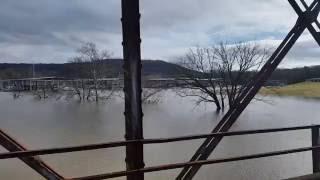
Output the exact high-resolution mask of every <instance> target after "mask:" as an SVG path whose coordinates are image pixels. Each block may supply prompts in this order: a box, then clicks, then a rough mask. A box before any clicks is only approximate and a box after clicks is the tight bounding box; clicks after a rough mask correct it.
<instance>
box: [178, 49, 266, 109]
mask: <svg viewBox="0 0 320 180" xmlns="http://www.w3.org/2000/svg"><path fill="white" fill-rule="evenodd" d="M268 54H269V53H268V51H267V50H266V49H265V48H261V47H260V46H259V45H257V44H252V43H236V44H232V45H229V44H226V43H220V44H219V45H215V46H212V47H196V48H193V49H190V50H189V52H188V53H186V55H185V56H183V57H182V58H180V62H179V63H180V64H181V65H182V66H183V67H184V68H181V69H180V71H181V73H182V74H183V75H184V76H185V78H183V81H184V84H185V85H186V86H187V87H188V88H187V89H184V90H183V91H180V93H179V94H180V95H181V96H195V97H198V101H197V103H201V102H213V103H214V104H215V105H216V109H217V110H218V111H219V110H221V109H224V108H225V106H226V105H225V103H226V102H227V103H228V106H229V107H232V106H233V104H234V101H235V100H236V99H237V97H238V96H239V94H241V92H242V91H243V90H244V87H245V84H246V82H247V81H248V79H249V78H251V77H252V76H253V75H254V74H255V72H256V71H257V70H258V69H259V68H260V66H261V64H262V63H263V62H264V61H265V60H266V59H267V58H268V56H269V55H268Z"/></svg>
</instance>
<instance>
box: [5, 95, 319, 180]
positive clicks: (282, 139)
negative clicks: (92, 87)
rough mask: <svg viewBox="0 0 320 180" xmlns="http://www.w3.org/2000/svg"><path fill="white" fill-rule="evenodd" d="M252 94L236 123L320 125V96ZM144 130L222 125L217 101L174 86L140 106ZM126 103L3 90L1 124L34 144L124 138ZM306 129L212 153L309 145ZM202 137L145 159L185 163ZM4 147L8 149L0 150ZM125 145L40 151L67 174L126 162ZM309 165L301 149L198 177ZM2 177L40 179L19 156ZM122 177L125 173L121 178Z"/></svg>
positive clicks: (263, 178)
mask: <svg viewBox="0 0 320 180" xmlns="http://www.w3.org/2000/svg"><path fill="white" fill-rule="evenodd" d="M264 101H266V102H261V101H254V102H253V103H251V104H250V105H249V107H248V109H247V110H246V111H245V112H244V113H243V114H242V115H241V118H240V119H239V120H238V121H237V122H236V123H235V124H234V126H233V127H232V130H248V129H261V128H278V127H290V126H300V125H310V124H320V119H318V118H319V117H320V111H319V108H320V100H312V99H302V98H300V99H299V98H279V97H268V98H264ZM143 109H144V137H145V138H159V137H172V136H183V135H191V134H197V133H208V132H210V131H211V130H212V129H213V127H214V126H215V125H216V124H217V122H218V118H219V117H217V115H216V114H215V111H214V107H213V106H211V105H209V104H206V105H205V104H203V105H200V106H195V104H194V101H193V99H191V98H181V97H178V96H176V95H175V93H174V92H172V91H166V92H164V93H163V96H162V99H161V102H160V103H158V104H151V105H147V106H144V107H143ZM123 111H124V105H123V100H122V99H120V98H115V99H112V100H110V101H108V102H106V103H100V104H96V103H78V102H74V101H65V100H45V101H43V100H42V101H41V100H36V99H34V98H33V97H30V96H26V97H23V98H19V99H13V97H12V94H10V93H0V114H1V118H0V127H1V129H3V130H4V131H6V132H7V133H9V134H10V135H11V136H13V137H15V138H16V139H17V140H18V141H19V142H21V143H22V144H24V145H25V146H26V147H27V148H29V149H37V148H50V147H62V146H71V145H82V144H88V143H102V142H108V141H117V140H123V139H124V117H123ZM310 134H311V133H310V131H309V130H299V131H293V132H281V133H272V134H259V135H246V136H234V137H225V138H224V139H223V140H222V142H221V143H220V144H219V146H218V148H217V149H216V151H215V152H214V153H213V154H212V155H211V157H210V158H225V157H232V156H240V155H247V154H252V153H262V152H269V151H275V150H284V149H290V148H298V147H306V146H310V145H311V136H310ZM202 141H203V140H193V141H186V142H179V143H168V144H159V145H146V146H145V164H146V166H153V165H160V164H167V163H176V162H184V161H187V160H189V159H190V157H191V156H192V155H193V153H194V152H195V150H196V149H197V147H198V146H199V145H200V144H201V142H202ZM0 152H5V150H4V149H0ZM124 153H125V151H124V148H114V149H105V150H95V151H85V152H75V153H66V154H58V155H46V156H41V157H42V158H43V159H44V160H45V162H47V163H48V164H50V166H52V167H53V168H54V169H55V170H57V171H58V172H59V173H60V174H62V175H64V176H66V177H79V176H85V175H94V174H99V173H107V172H111V171H121V170H124V169H125V164H124V159H125V154H124ZM178 172H179V170H170V171H161V172H155V173H147V174H146V179H156V180H160V179H161V180H162V179H163V180H167V179H174V177H175V176H176V175H177V173H178ZM311 172H312V165H311V153H310V152H304V153H297V154H291V155H284V156H276V157H272V158H261V159H256V160H247V161H239V162H231V163H224V164H214V165H207V166H203V167H202V168H201V169H200V171H199V173H198V174H197V175H196V177H195V179H199V180H206V179H208V180H209V179H210V180H211V179H219V180H231V179H242V180H245V179H250V180H251V179H259V180H273V179H283V178H289V177H293V176H298V175H304V174H308V173H311ZM0 179H1V180H2V179H6V180H7V179H8V180H16V179H17V180H20V179H24V180H25V179H28V180H29V179H31V180H33V179H35V180H38V179H42V178H41V177H40V176H39V175H38V174H37V173H36V172H34V171H33V170H32V169H31V168H29V167H28V166H26V165H25V164H24V163H22V162H21V161H19V160H15V159H10V160H0ZM118 179H121V178H118Z"/></svg>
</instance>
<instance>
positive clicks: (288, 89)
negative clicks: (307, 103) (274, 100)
mask: <svg viewBox="0 0 320 180" xmlns="http://www.w3.org/2000/svg"><path fill="white" fill-rule="evenodd" d="M260 94H262V95H272V96H296V97H306V98H320V83H319V82H302V83H296V84H290V85H287V86H281V87H264V88H262V89H261V90H260Z"/></svg>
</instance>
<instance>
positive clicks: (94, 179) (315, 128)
mask: <svg viewBox="0 0 320 180" xmlns="http://www.w3.org/2000/svg"><path fill="white" fill-rule="evenodd" d="M319 128H320V125H309V126H297V127H288V128H273V129H258V130H245V131H233V132H220V133H210V134H197V135H191V136H179V137H172V138H157V139H142V140H131V141H114V142H108V143H99V144H90V145H83V146H69V147H60V148H50V149H38V150H25V151H16V152H6V153H0V159H10V158H25V157H34V156H38V155H48V154H59V153H69V152H77V151H89V150H96V149H107V148H114V147H121V146H127V145H132V144H136V143H141V144H159V143H172V142H179V141H188V140H196V139H203V138H208V137H224V136H239V135H250V134H262V133H275V132H287V131H297V130H306V129H311V141H312V146H311V147H303V148H296V149H288V150H281V151H273V152H266V153H258V154H251V155H245V156H238V157H229V158H222V159H210V160H201V161H192V162H182V163H174V164H164V165H160V166H150V167H146V168H142V169H136V170H130V171H118V172H111V173H106V174H99V175H93V176H85V177H77V178H64V179H73V180H98V179H109V178H115V177H121V176H128V175H132V174H137V173H148V172H155V171H163V170H169V169H177V168H183V167H191V166H195V165H208V164H218V163H226V162H232V161H240V160H249V159H256V158H263V157H271V156H278V155H285V154H292V153H299V152H305V151H312V159H313V172H319V171H320V168H319V162H320V144H319Z"/></svg>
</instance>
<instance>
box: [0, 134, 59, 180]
mask: <svg viewBox="0 0 320 180" xmlns="http://www.w3.org/2000/svg"><path fill="white" fill-rule="evenodd" d="M0 144H1V145H2V146H3V147H4V148H5V149H7V150H8V151H10V152H16V151H27V149H26V148H25V147H23V146H22V145H21V144H19V143H18V142H17V141H16V140H14V139H13V138H12V137H10V136H9V135H8V134H6V133H5V132H4V131H2V130H1V129H0ZM19 159H21V160H22V161H23V162H24V163H25V164H27V165H28V166H29V167H31V168H32V169H34V170H35V171H37V172H38V173H39V174H40V175H42V176H43V177H44V178H46V179H48V180H62V179H65V178H64V177H63V176H61V175H60V174H58V173H57V172H55V171H54V170H53V169H52V168H51V167H49V166H48V165H47V164H46V163H45V162H43V161H42V160H41V159H40V158H39V157H20V158H19Z"/></svg>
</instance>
